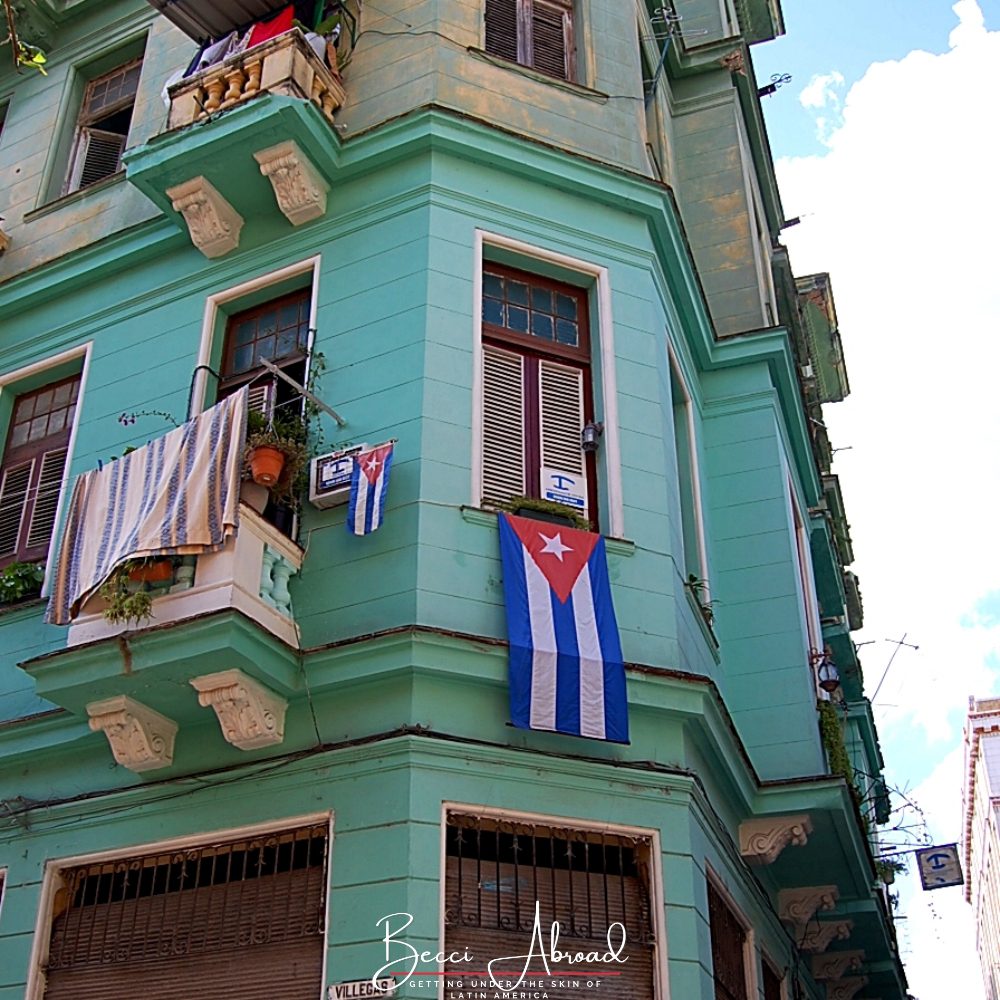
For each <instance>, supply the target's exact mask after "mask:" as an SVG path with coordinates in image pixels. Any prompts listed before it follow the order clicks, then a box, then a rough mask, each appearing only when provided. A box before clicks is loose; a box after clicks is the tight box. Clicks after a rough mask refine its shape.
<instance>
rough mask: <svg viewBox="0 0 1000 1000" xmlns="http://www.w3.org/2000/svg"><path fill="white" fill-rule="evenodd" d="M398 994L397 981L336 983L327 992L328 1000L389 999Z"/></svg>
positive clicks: (380, 980)
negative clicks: (356, 999)
mask: <svg viewBox="0 0 1000 1000" xmlns="http://www.w3.org/2000/svg"><path fill="white" fill-rule="evenodd" d="M395 992H396V980H395V979H393V978H391V977H388V978H386V979H376V980H374V981H373V980H371V979H354V980H352V981H351V982H349V983H334V984H333V986H331V987H329V989H328V991H327V994H326V995H327V1000H355V998H357V997H388V996H392V995H393V994H394V993H395Z"/></svg>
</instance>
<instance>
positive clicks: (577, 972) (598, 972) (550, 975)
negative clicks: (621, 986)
mask: <svg viewBox="0 0 1000 1000" xmlns="http://www.w3.org/2000/svg"><path fill="white" fill-rule="evenodd" d="M395 975H396V976H399V975H400V973H398V972H397V973H396V974H395ZM522 975H523V976H524V977H525V978H529V977H530V978H531V979H565V978H566V977H567V976H620V975H621V972H605V971H604V970H603V969H573V971H572V972H567V973H565V974H564V973H556V972H532V971H531V970H530V969H529V970H528V971H527V972H525V971H524V970H523V969H517V970H516V971H515V972H490V971H489V970H485V971H483V972H475V971H473V970H471V969H461V970H459V971H455V970H452V971H449V972H411V973H410V977H411V978H412V977H413V976H450V977H452V978H453V979H461V978H462V977H463V976H493V978H494V979H496V978H497V976H504V977H510V976H514V977H519V976H522Z"/></svg>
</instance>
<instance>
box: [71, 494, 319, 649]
mask: <svg viewBox="0 0 1000 1000" xmlns="http://www.w3.org/2000/svg"><path fill="white" fill-rule="evenodd" d="M302 554H303V553H302V549H300V548H299V546H298V545H296V544H295V543H294V542H292V541H291V540H290V539H288V538H287V537H285V536H284V535H283V534H281V532H280V531H278V530H277V529H276V528H274V527H273V526H272V525H270V524H268V523H267V522H266V521H265V520H264V519H263V518H262V517H261V516H260V515H259V514H258V513H256V511H254V510H252V509H251V508H250V507H248V506H247V505H246V504H245V503H244V504H240V525H239V529H238V531H237V532H236V534H235V535H234V536H233V537H232V538H230V539H229V541H228V542H227V543H226V545H225V548H223V549H221V550H220V551H218V552H209V553H206V554H205V555H200V556H197V557H195V556H187V557H184V559H183V560H182V562H181V565H180V566H178V567H177V569H176V570H175V572H174V577H173V579H172V580H169V581H166V583H165V584H163V585H161V586H159V587H158V588H157V589H154V590H153V595H152V596H153V613H152V618H151V620H150V621H149V622H140V623H138V626H136V624H134V623H133V624H129V625H124V624H121V623H118V624H112V623H111V622H109V621H107V620H106V619H105V617H104V608H105V606H106V605H105V602H104V600H103V599H102V598H101V597H100V596H98V595H94V596H93V597H91V598H90V599H89V600H88V601H87V602H86V603H85V604H84V605H83V608H82V609H81V612H80V614H79V616H78V617H77V618H76V620H75V621H74V623H73V624H72V625H71V626H70V628H69V634H68V635H67V638H66V645H67V646H79V645H81V644H83V643H91V642H95V641H96V640H99V639H107V638H110V637H112V636H117V635H121V634H122V633H123V632H126V631H129V630H130V629H134V628H136V627H139V628H147V627H158V626H159V627H162V626H167V625H176V624H178V623H180V622H183V621H184V620H185V619H189V618H198V617H201V616H203V615H206V614H211V613H212V612H215V611H221V610H224V609H233V610H235V611H239V612H242V613H243V614H244V615H246V616H247V617H248V618H250V619H252V620H253V621H255V622H257V624H258V625H260V626H261V627H262V628H264V629H266V630H267V631H268V632H270V633H271V634H272V635H274V636H276V637H277V638H278V639H280V640H281V641H282V642H283V643H285V644H287V645H289V646H292V647H294V648H296V649H297V648H298V646H299V636H298V629H297V627H296V625H295V619H294V618H293V617H292V603H291V596H290V595H289V593H288V581H289V578H290V577H292V576H294V575H295V574H296V573H298V572H299V570H300V569H301V568H302ZM136 586H155V585H150V584H136Z"/></svg>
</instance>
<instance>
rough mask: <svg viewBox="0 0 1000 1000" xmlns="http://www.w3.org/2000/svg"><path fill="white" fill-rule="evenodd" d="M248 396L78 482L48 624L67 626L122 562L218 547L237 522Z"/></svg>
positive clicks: (217, 407)
mask: <svg viewBox="0 0 1000 1000" xmlns="http://www.w3.org/2000/svg"><path fill="white" fill-rule="evenodd" d="M246 413H247V390H246V389H242V390H241V391H240V392H238V393H236V394H235V395H233V396H229V397H227V398H226V399H224V400H223V401H222V402H221V403H218V404H217V405H215V406H213V407H212V408H211V409H210V410H206V411H205V412H204V413H200V414H199V415H198V416H197V417H195V418H194V419H193V420H189V421H188V422H187V423H186V424H184V425H182V426H181V427H178V428H177V430H175V431H171V432H170V433H169V434H166V435H164V436H163V437H161V438H158V439H157V440H156V441H153V442H151V443H150V444H148V445H146V447H145V448H139V449H138V450H136V451H133V452H131V453H130V454H128V455H125V456H124V457H123V458H119V459H117V460H115V461H114V462H109V463H108V464H107V465H106V466H105V467H104V468H103V469H95V470H93V471H91V472H85V473H83V474H82V475H80V476H78V477H77V480H76V485H75V486H74V488H73V499H72V501H71V503H70V508H69V513H68V515H67V517H66V527H65V529H64V531H63V535H62V544H61V546H60V549H59V562H58V565H57V567H56V574H55V579H54V582H53V587H52V594H51V596H50V598H49V606H48V609H47V611H46V613H45V620H46V621H47V622H51V623H52V624H54V625H68V624H69V623H70V622H71V621H72V620H73V619H74V618H75V617H76V616H77V614H78V613H79V611H80V607H81V606H82V605H83V603H84V602H85V601H86V600H87V598H88V597H90V596H91V595H92V594H94V593H95V592H96V591H97V590H98V589H99V588H100V587H101V585H102V584H103V583H104V582H105V580H107V578H108V577H109V576H110V575H111V573H112V572H113V571H114V570H115V568H116V567H118V566H120V565H121V564H122V563H123V562H125V561H126V560H128V559H144V558H146V557H148V556H162V555H171V556H174V555H197V554H198V553H200V552H211V551H213V550H215V549H220V548H222V546H223V545H225V543H226V539H227V538H229V536H230V535H231V534H232V533H233V532H234V531H235V530H236V527H237V524H238V521H239V497H240V474H241V472H242V467H243V446H244V440H245V438H246Z"/></svg>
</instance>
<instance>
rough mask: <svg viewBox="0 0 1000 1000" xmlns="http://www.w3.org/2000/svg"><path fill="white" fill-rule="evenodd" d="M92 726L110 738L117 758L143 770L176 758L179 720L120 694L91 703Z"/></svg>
mask: <svg viewBox="0 0 1000 1000" xmlns="http://www.w3.org/2000/svg"><path fill="white" fill-rule="evenodd" d="M87 715H89V716H90V728H91V729H92V730H93V731H94V732H95V733H96V732H103V733H104V735H105V736H107V738H108V743H109V744H110V746H111V752H112V753H113V754H114V755H115V760H116V761H117V762H118V763H119V764H121V765H122V767H127V768H128V769H129V770H130V771H135V772H137V773H141V772H142V771H153V770H155V769H156V768H158V767H167V766H169V765H170V764H172V763H173V760H174V737H175V736H176V735H177V723H176V722H174V721H173V719H168V718H167V717H166V716H165V715H160V713H159V712H155V711H154V710H153V709H151V708H149V707H147V706H146V705H143V704H142V703H141V702H138V701H135V700H134V699H133V698H129V697H128V696H127V695H119V696H118V697H117V698H108V699H106V700H104V701H93V702H91V703H90V704H89V705H88V706H87Z"/></svg>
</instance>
